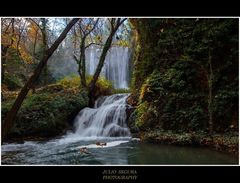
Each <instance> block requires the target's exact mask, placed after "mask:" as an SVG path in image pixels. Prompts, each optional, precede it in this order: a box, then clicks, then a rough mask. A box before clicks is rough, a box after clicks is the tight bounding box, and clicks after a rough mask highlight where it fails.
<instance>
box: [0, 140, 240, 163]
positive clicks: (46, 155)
mask: <svg viewBox="0 0 240 183" xmlns="http://www.w3.org/2000/svg"><path fill="white" fill-rule="evenodd" d="M96 141H104V142H107V147H95V146H96V145H95V143H96ZM84 146H86V147H87V150H88V152H90V154H85V153H81V152H80V151H79V149H80V148H81V147H84ZM2 164H15V165H16V164H17V165H31V164H39V165H42V164H45V165H52V164H55V165H130V164H133V165H141V164H143V165H151V164H152V165H172V164H174V165H175V164H176V165H191V164H197V165H198V164H204V165H208V164H209V165H211V164H238V157H237V156H233V155H230V154H226V153H222V152H217V151H214V150H211V149H208V148H200V147H180V146H173V145H156V144H145V143H141V142H139V141H136V140H132V139H131V138H107V139H104V138H103V139H78V138H61V139H55V140H51V141H48V142H31V141H28V142H25V143H23V144H5V145H2Z"/></svg>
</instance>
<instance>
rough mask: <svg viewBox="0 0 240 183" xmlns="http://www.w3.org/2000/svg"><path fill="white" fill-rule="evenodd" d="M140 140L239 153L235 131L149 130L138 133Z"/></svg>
mask: <svg viewBox="0 0 240 183" xmlns="http://www.w3.org/2000/svg"><path fill="white" fill-rule="evenodd" d="M139 137H140V139H141V141H143V142H148V143H158V144H173V145H181V146H201V147H209V148H212V149H215V150H217V151H221V152H227V153H231V154H233V155H238V154H239V136H238V133H237V132H229V133H225V134H213V135H212V136H209V135H208V134H206V133H203V132H202V133H200V132H198V133H197V132H193V133H173V132H171V131H167V132H164V131H160V130H151V131H147V132H141V133H140V134H139Z"/></svg>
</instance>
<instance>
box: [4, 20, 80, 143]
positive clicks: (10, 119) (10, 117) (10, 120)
mask: <svg viewBox="0 0 240 183" xmlns="http://www.w3.org/2000/svg"><path fill="white" fill-rule="evenodd" d="M78 20H79V18H74V19H72V20H71V21H70V22H69V23H68V25H67V26H66V27H65V29H64V30H63V32H62V33H61V34H60V36H59V37H58V38H57V39H56V41H55V42H54V43H53V45H52V46H51V47H50V48H49V49H47V50H46V52H45V54H44V57H43V58H42V59H41V61H40V62H39V64H38V66H37V68H36V69H35V71H34V73H33V75H32V76H31V77H30V78H29V80H28V81H27V83H26V84H25V85H24V87H23V88H22V89H21V91H20V93H19V95H18V97H17V99H16V100H15V102H14V104H13V106H12V108H11V109H10V111H9V112H8V113H7V116H6V119H5V121H4V123H3V125H2V140H4V139H5V137H6V136H7V134H8V132H9V131H10V130H11V128H12V127H13V125H14V120H15V118H16V115H17V112H18V111H19V109H20V107H21V105H22V102H23V100H24V99H25V97H26V95H27V93H28V91H29V90H30V89H31V88H32V86H33V84H34V82H35V81H36V80H37V79H38V77H39V75H40V74H41V72H42V70H43V69H44V66H45V65H46V64H47V61H48V59H49V58H50V57H51V56H52V54H53V53H54V51H55V50H56V49H57V48H58V46H59V44H60V43H61V42H62V41H63V40H64V39H65V37H66V36H67V33H68V32H69V31H70V29H71V28H72V27H73V26H74V24H76V23H77V21H78Z"/></svg>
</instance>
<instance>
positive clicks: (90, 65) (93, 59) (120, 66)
mask: <svg viewBox="0 0 240 183" xmlns="http://www.w3.org/2000/svg"><path fill="white" fill-rule="evenodd" d="M101 52H102V49H101V48H99V47H97V46H96V45H92V46H90V47H89V48H88V49H87V50H86V61H87V62H86V70H87V73H88V74H90V75H93V74H94V72H95V70H96V68H97V65H98V61H99V58H100V55H101ZM130 57H131V50H130V49H129V48H128V47H117V46H113V47H112V48H111V49H110V50H109V51H108V54H107V56H106V59H105V63H104V66H103V68H102V72H101V75H102V76H104V77H105V78H106V79H108V80H110V81H112V82H113V85H114V87H115V88H128V83H129V68H130Z"/></svg>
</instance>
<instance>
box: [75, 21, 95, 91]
mask: <svg viewBox="0 0 240 183" xmlns="http://www.w3.org/2000/svg"><path fill="white" fill-rule="evenodd" d="M85 21H86V22H87V23H85ZM98 22H99V19H97V20H94V19H82V20H81V21H79V22H78V24H77V29H76V30H75V29H74V30H75V31H74V38H75V43H76V39H77V40H78V42H79V50H80V53H79V56H78V57H79V58H77V56H76V54H74V55H73V58H74V59H75V61H76V62H77V64H78V73H79V76H80V81H81V85H82V87H83V88H87V82H86V56H85V51H86V48H88V47H89V46H90V45H91V44H93V43H94V42H90V43H88V44H87V43H86V41H87V38H88V37H89V36H91V33H92V32H93V31H94V29H95V28H96V27H97V24H98ZM77 32H78V33H79V35H77Z"/></svg>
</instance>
